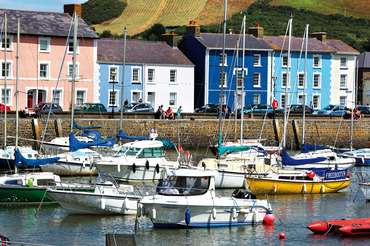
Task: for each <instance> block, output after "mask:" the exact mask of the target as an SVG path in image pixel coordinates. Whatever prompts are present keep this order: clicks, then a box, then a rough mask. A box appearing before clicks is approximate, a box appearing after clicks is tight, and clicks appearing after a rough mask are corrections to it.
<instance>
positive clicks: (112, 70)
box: [109, 67, 118, 82]
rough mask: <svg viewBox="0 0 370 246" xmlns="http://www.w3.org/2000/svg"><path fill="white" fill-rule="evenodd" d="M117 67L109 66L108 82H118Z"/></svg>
mask: <svg viewBox="0 0 370 246" xmlns="http://www.w3.org/2000/svg"><path fill="white" fill-rule="evenodd" d="M117 78H118V67H109V82H118V79H117Z"/></svg>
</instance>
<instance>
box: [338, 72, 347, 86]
mask: <svg viewBox="0 0 370 246" xmlns="http://www.w3.org/2000/svg"><path fill="white" fill-rule="evenodd" d="M339 88H340V89H347V74H341V75H340V83H339Z"/></svg>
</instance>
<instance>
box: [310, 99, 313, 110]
mask: <svg viewBox="0 0 370 246" xmlns="http://www.w3.org/2000/svg"><path fill="white" fill-rule="evenodd" d="M310 109H311V111H312V112H313V103H312V101H311V102H310Z"/></svg>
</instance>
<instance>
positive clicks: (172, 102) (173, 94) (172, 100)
mask: <svg viewBox="0 0 370 246" xmlns="http://www.w3.org/2000/svg"><path fill="white" fill-rule="evenodd" d="M175 105H177V93H176V92H171V93H170V106H175Z"/></svg>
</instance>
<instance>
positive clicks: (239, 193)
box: [231, 189, 257, 199]
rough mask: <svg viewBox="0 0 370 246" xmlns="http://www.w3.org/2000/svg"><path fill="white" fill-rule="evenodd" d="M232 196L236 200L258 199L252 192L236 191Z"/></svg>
mask: <svg viewBox="0 0 370 246" xmlns="http://www.w3.org/2000/svg"><path fill="white" fill-rule="evenodd" d="M231 196H232V197H234V198H241V199H257V197H256V195H255V194H253V193H252V192H248V191H241V190H239V189H236V190H234V192H233V194H232V195H231Z"/></svg>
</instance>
